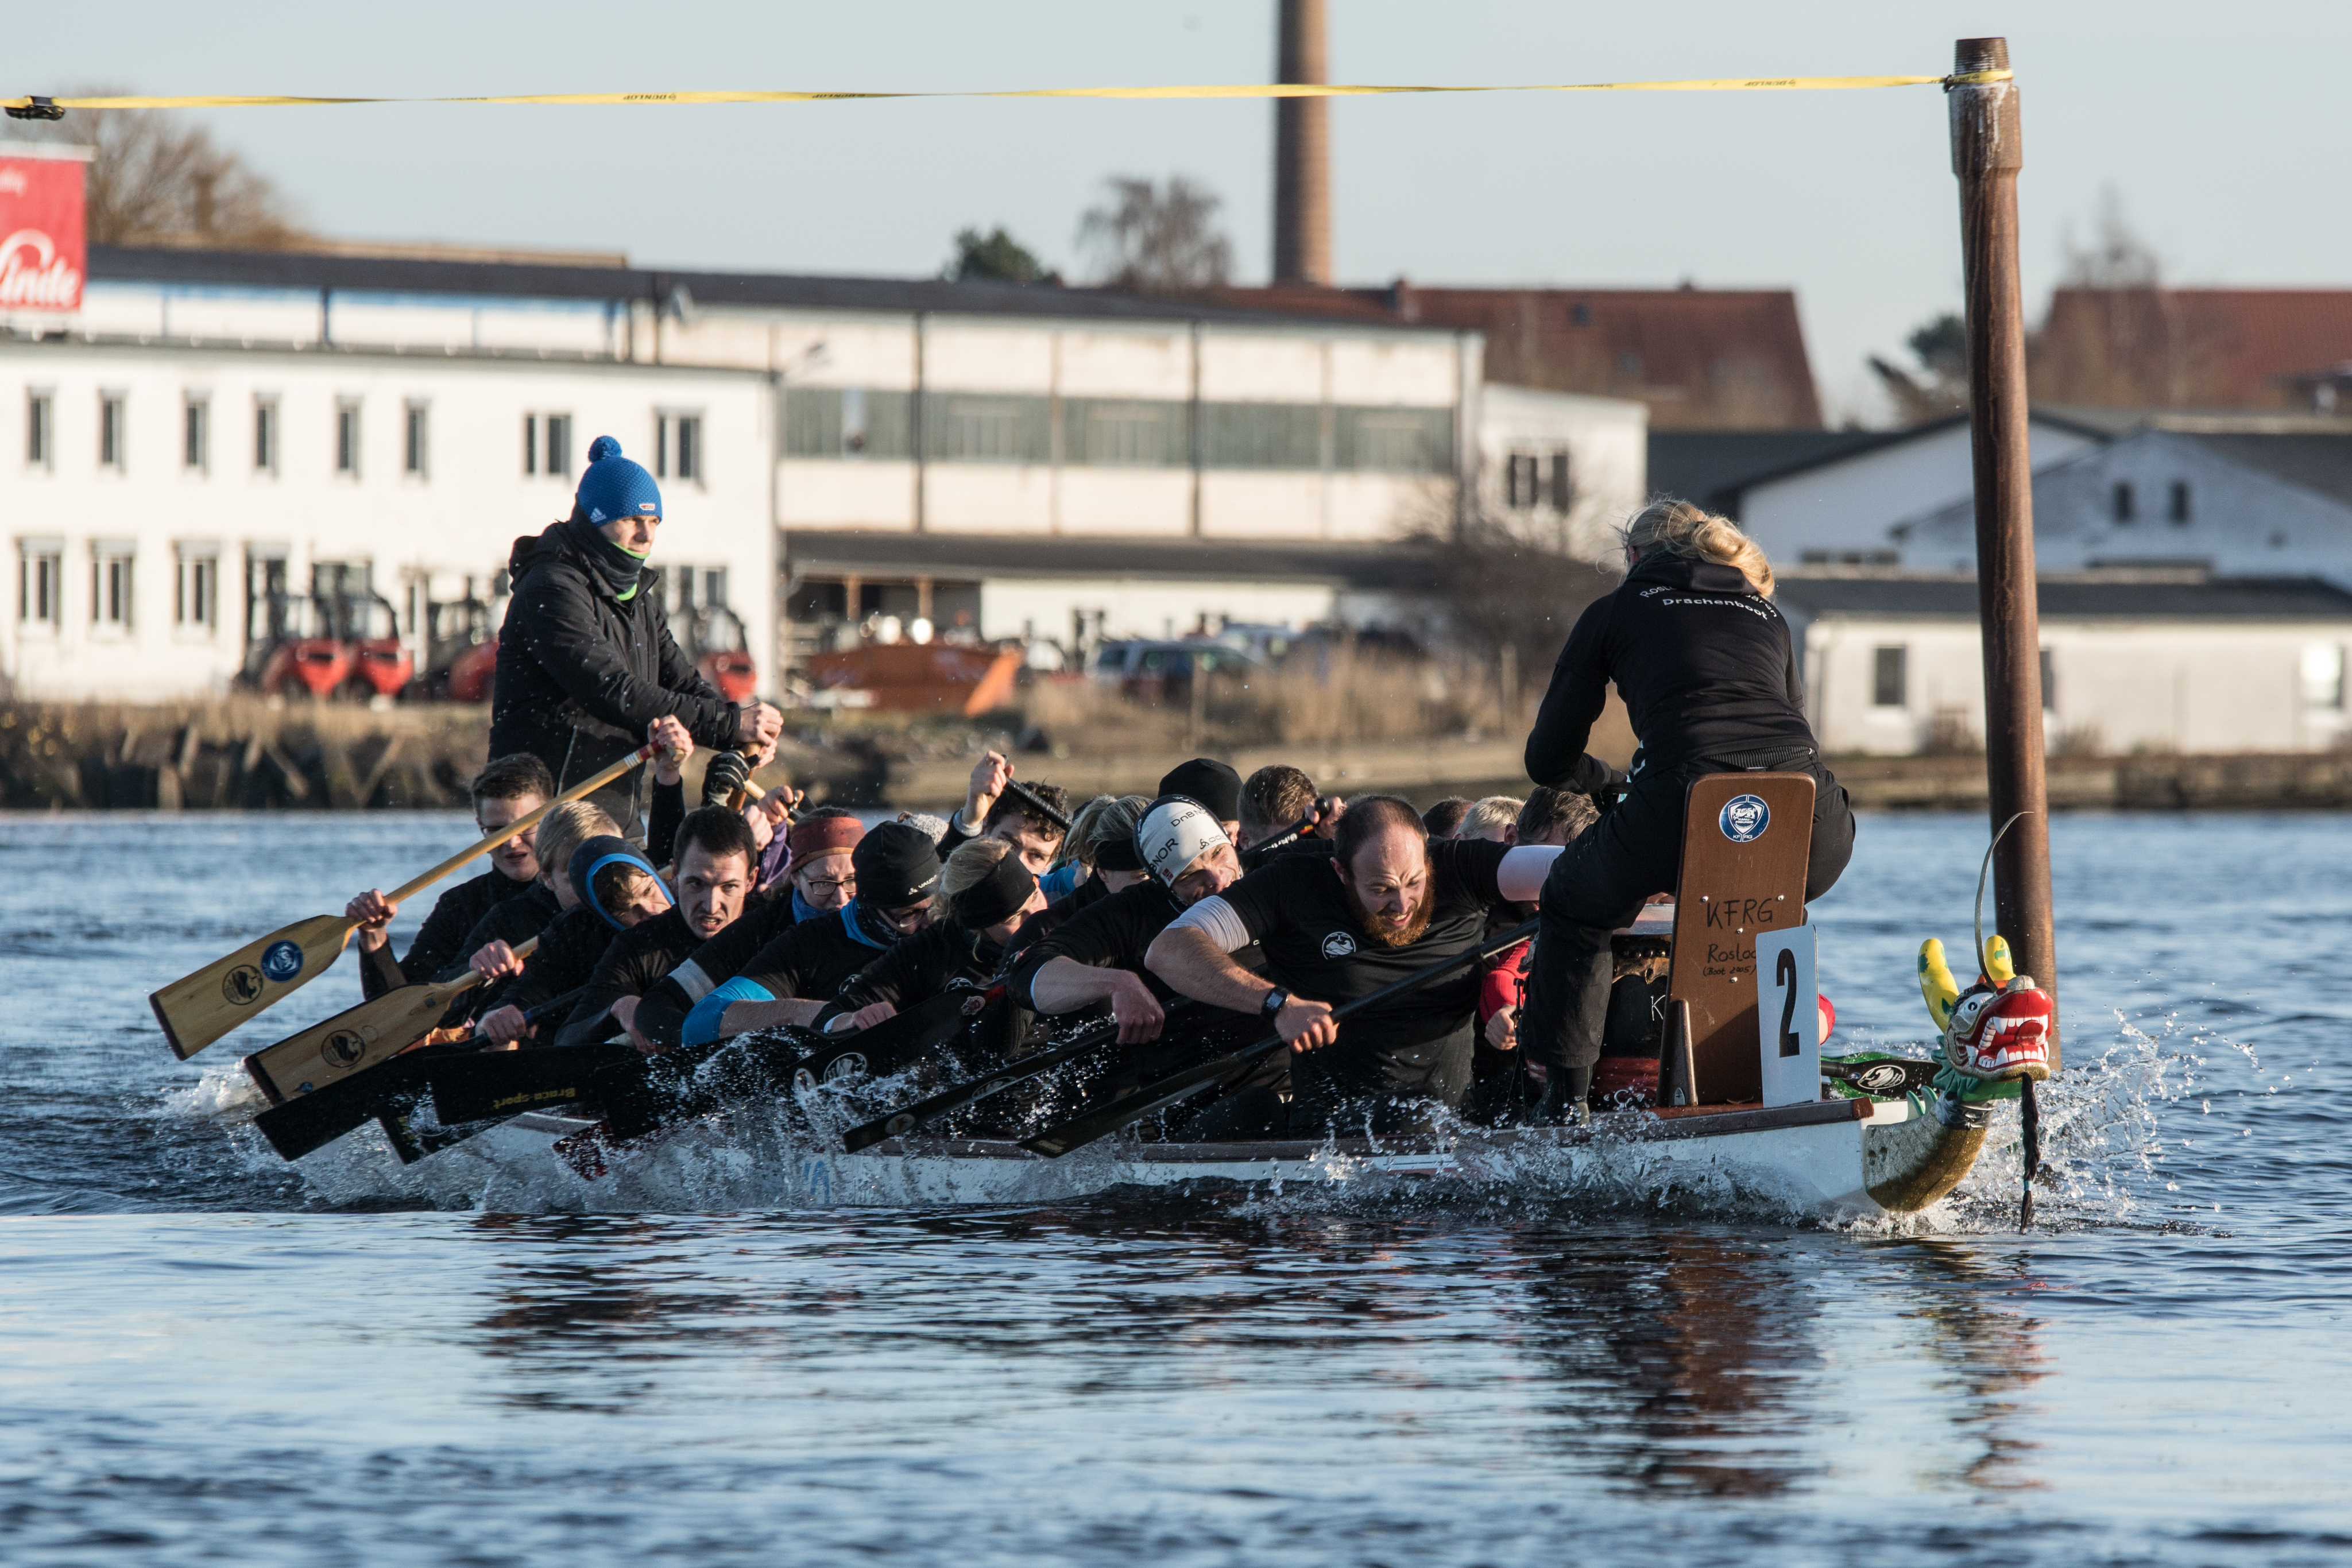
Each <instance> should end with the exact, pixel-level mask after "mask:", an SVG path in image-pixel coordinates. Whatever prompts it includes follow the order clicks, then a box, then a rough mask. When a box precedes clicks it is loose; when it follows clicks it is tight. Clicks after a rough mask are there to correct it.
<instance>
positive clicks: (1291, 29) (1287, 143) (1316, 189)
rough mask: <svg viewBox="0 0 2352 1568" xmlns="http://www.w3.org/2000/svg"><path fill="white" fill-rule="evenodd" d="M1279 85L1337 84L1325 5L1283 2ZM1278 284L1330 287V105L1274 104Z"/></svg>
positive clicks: (1322, 101) (1315, 101)
mask: <svg viewBox="0 0 2352 1568" xmlns="http://www.w3.org/2000/svg"><path fill="white" fill-rule="evenodd" d="M1279 3H1280V5H1281V8H1282V17H1281V22H1280V24H1279V26H1280V38H1279V41H1278V43H1277V46H1276V58H1275V77H1274V79H1275V80H1276V81H1278V82H1324V81H1328V80H1329V79H1330V78H1329V76H1328V74H1327V67H1326V61H1325V56H1324V49H1323V0H1279ZM1274 280H1275V282H1276V283H1314V284H1321V285H1324V286H1325V287H1328V286H1329V284H1330V282H1331V100H1330V99H1328V98H1280V99H1275V103H1274Z"/></svg>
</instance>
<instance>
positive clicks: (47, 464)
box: [25, 392, 58, 468]
mask: <svg viewBox="0 0 2352 1568" xmlns="http://www.w3.org/2000/svg"><path fill="white" fill-rule="evenodd" d="M56 407H57V403H56V400H55V399H54V398H52V397H51V396H50V395H49V394H48V393H47V392H27V393H26V395H25V461H26V464H28V465H31V466H32V467H35V468H54V467H56V466H57V463H58V455H57V444H58V437H57V414H56Z"/></svg>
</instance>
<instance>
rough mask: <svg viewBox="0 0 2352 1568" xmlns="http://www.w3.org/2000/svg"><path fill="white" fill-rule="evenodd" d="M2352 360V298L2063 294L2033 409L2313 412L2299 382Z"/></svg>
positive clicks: (2222, 292) (2046, 340) (2037, 369)
mask: <svg viewBox="0 0 2352 1568" xmlns="http://www.w3.org/2000/svg"><path fill="white" fill-rule="evenodd" d="M2346 361H2352V289H2345V288H2161V289H2158V288H2061V289H2058V290H2056V291H2055V292H2054V293H2053V294H2052V296H2051V299H2050V314H2049V316H2048V317H2047V318H2046V319H2044V321H2043V323H2042V329H2041V330H2040V331H2039V332H2037V333H2036V334H2034V339H2033V343H2032V375H2033V395H2034V397H2035V398H2036V399H2037V400H2041V401H2048V402H2062V403H2087V404H2094V405H2104V406H2107V407H2126V408H2205V409H2308V408H2309V406H2310V402H2309V393H2308V390H2307V388H2298V387H2297V386H2296V385H2295V384H2294V378H2295V377H2296V376H2298V375H2307V374H2310V373H2311V372H2315V371H2325V370H2326V369H2328V368H2330V367H2333V366H2336V365H2341V364H2343V363H2345V362H2346Z"/></svg>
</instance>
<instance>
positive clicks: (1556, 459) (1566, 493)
mask: <svg viewBox="0 0 2352 1568" xmlns="http://www.w3.org/2000/svg"><path fill="white" fill-rule="evenodd" d="M1550 478H1551V484H1550V486H1549V489H1548V490H1547V491H1546V493H1545V496H1544V499H1545V500H1547V501H1549V502H1550V503H1551V509H1552V510H1553V511H1555V512H1565V511H1567V510H1568V509H1569V508H1570V507H1571V506H1572V505H1574V503H1575V501H1576V486H1575V484H1574V482H1573V480H1572V479H1571V477H1570V474H1569V471H1568V454H1567V453H1565V452H1555V453H1553V454H1552V455H1551V475H1550Z"/></svg>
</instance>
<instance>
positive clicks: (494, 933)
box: [434, 883, 563, 980]
mask: <svg viewBox="0 0 2352 1568" xmlns="http://www.w3.org/2000/svg"><path fill="white" fill-rule="evenodd" d="M562 913H563V906H562V904H558V903H556V902H555V894H552V893H551V892H549V891H548V889H547V888H546V887H545V886H543V885H541V884H539V883H533V884H532V886H531V889H530V892H529V893H526V894H523V895H522V896H521V897H520V898H502V899H500V900H499V902H498V903H496V904H491V905H490V907H489V909H488V912H487V913H485V914H484V915H483V916H482V917H481V918H480V919H479V920H477V921H475V922H474V928H473V929H472V930H471V931H468V932H467V933H466V939H465V940H464V941H462V942H460V943H458V944H457V956H456V957H455V958H453V959H451V960H450V962H449V964H448V966H447V967H446V968H444V969H442V971H441V972H440V973H439V974H437V975H436V976H434V978H435V979H436V980H454V979H457V978H459V977H462V976H463V975H464V974H465V972H466V969H467V966H468V965H469V964H470V963H471V962H472V961H473V957H474V955H475V954H477V953H478V952H480V951H481V950H482V949H483V948H485V947H487V946H489V945H490V944H491V943H493V942H503V943H505V944H506V945H507V946H509V947H520V946H522V945H523V944H524V943H525V942H527V941H529V940H530V938H532V937H533V936H541V935H543V934H544V933H545V932H546V930H547V928H548V927H549V926H551V925H554V924H555V917H556V916H557V915H561V914H562ZM525 962H529V960H528V959H526V960H525Z"/></svg>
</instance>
